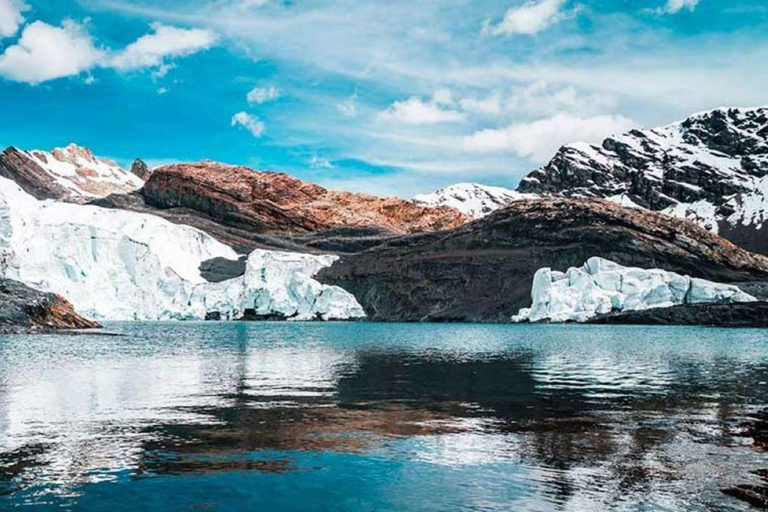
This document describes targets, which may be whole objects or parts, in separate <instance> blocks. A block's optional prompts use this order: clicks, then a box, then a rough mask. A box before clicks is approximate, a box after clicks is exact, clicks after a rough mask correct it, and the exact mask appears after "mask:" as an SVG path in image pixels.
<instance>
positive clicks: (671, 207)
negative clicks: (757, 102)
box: [518, 108, 768, 253]
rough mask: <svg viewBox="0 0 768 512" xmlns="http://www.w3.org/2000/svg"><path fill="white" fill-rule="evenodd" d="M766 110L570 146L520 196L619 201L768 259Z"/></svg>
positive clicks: (719, 114)
mask: <svg viewBox="0 0 768 512" xmlns="http://www.w3.org/2000/svg"><path fill="white" fill-rule="evenodd" d="M766 180H768V108H753V109H737V108H731V109H717V110H713V111H711V112H705V113H701V114H696V115H693V116H691V117H689V118H687V119H685V120H684V121H681V122H678V123H674V124H671V125H669V126H664V127H661V128H655V129H651V130H632V131H630V132H628V133H625V134H623V135H620V136H616V137H610V138H607V139H605V140H604V141H603V142H602V144H601V145H591V144H585V143H575V144H568V145H566V146H563V147H562V148H560V150H559V151H558V152H557V154H556V155H555V156H554V158H552V160H551V161H550V162H549V163H548V164H547V165H545V166H544V167H542V168H540V169H537V170H535V171H533V172H531V173H530V174H529V175H528V176H526V177H525V178H524V179H523V180H522V181H521V182H520V186H519V187H518V191H519V192H522V193H531V194H556V195H565V196H579V197H600V198H612V199H619V198H620V199H621V200H623V201H625V202H627V203H629V204H635V205H638V206H641V207H643V208H648V209H651V210H657V211H662V212H664V213H668V214H671V215H675V216H677V217H681V218H686V219H689V220H692V221H694V222H697V223H699V224H701V225H702V226H704V227H706V228H707V229H709V230H711V231H713V232H715V233H718V232H719V233H721V234H723V236H725V237H726V238H728V239H730V240H732V241H734V242H735V243H737V244H739V245H741V246H742V247H745V248H747V249H749V250H753V251H757V252H762V253H768V241H766V238H768V237H766V234H765V233H763V232H762V228H763V224H764V222H765V220H766V218H768V201H766V195H765V194H766V191H768V181H766Z"/></svg>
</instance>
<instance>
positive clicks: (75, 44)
mask: <svg viewBox="0 0 768 512" xmlns="http://www.w3.org/2000/svg"><path fill="white" fill-rule="evenodd" d="M103 57H104V53H103V52H102V51H101V50H100V49H98V48H96V47H95V46H94V45H93V41H92V40H91V37H90V36H89V35H88V33H87V32H86V31H85V29H84V27H83V26H82V25H79V24H78V23H76V22H74V21H72V20H64V22H63V24H62V26H61V27H54V26H53V25H48V24H47V23H43V22H42V21H36V22H34V23H32V24H30V25H27V26H26V27H25V28H24V31H23V32H22V33H21V38H19V40H18V42H17V43H16V44H15V45H13V46H10V47H8V48H7V49H6V50H5V52H4V53H3V54H2V55H0V75H2V76H4V77H6V78H8V79H10V80H15V81H17V82H27V83H31V84H39V83H41V82H45V81H47V80H53V79H55V78H61V77H65V76H72V75H77V74H80V73H81V72H83V71H87V70H89V69H91V68H92V67H94V66H96V65H97V64H98V63H99V62H101V61H102V59H103Z"/></svg>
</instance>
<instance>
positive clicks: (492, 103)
mask: <svg viewBox="0 0 768 512" xmlns="http://www.w3.org/2000/svg"><path fill="white" fill-rule="evenodd" d="M459 105H460V106H461V108H462V109H464V110H466V111H468V112H474V113H476V114H481V115H486V116H498V115H501V114H502V112H503V111H504V108H505V107H504V105H503V104H502V101H501V94H500V93H498V92H495V93H493V94H492V95H491V96H488V97H487V98H462V99H461V100H459Z"/></svg>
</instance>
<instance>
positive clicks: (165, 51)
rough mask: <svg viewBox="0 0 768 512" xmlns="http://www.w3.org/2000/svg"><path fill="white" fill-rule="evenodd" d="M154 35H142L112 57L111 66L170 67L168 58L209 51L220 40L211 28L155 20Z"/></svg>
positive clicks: (121, 67) (138, 67)
mask: <svg viewBox="0 0 768 512" xmlns="http://www.w3.org/2000/svg"><path fill="white" fill-rule="evenodd" d="M152 30H153V31H154V32H153V33H151V34H147V35H144V36H141V37H140V38H138V39H137V40H136V41H134V42H133V43H131V44H129V45H128V46H126V47H125V49H123V50H122V51H119V52H117V53H116V54H115V55H114V56H113V57H112V59H111V60H110V65H111V66H112V67H114V68H116V69H120V70H130V69H140V68H152V67H157V68H159V69H166V70H167V69H168V68H167V67H166V66H167V65H168V63H167V60H168V59H173V58H175V57H184V56H187V55H192V54H193V53H197V52H199V51H202V50H207V49H208V48H210V47H211V46H213V45H214V43H215V42H216V40H217V36H216V34H215V33H214V32H213V31H211V30H208V29H200V28H191V29H185V28H178V27H172V26H169V25H164V24H162V23H153V24H152Z"/></svg>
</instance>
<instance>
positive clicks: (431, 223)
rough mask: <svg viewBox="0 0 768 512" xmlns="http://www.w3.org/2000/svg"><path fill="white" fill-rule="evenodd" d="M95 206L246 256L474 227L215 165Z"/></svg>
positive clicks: (173, 169)
mask: <svg viewBox="0 0 768 512" xmlns="http://www.w3.org/2000/svg"><path fill="white" fill-rule="evenodd" d="M92 204H96V205H98V206H103V207H107V208H119V209H125V210H132V211H138V212H144V213H152V214H154V215H159V216H161V217H164V218H166V219H168V220H170V221H171V222H175V223H178V224H188V225H191V226H194V227H196V228H198V229H201V230H203V231H205V232H207V233H209V234H210V235H212V236H213V237H215V238H217V239H219V240H220V241H222V242H224V243H225V244H228V245H230V246H232V247H234V248H235V249H237V250H238V251H240V252H242V253H247V252H250V251H251V250H253V249H255V248H267V249H280V250H288V251H299V252H315V251H320V252H342V253H343V252H357V251H359V250H362V249H365V248H368V247H370V246H371V245H375V244H377V243H380V242H381V240H382V237H387V236H392V235H398V234H405V233H420V232H428V231H437V230H443V229H450V228H454V227H457V226H460V225H462V224H464V223H466V222H468V221H469V218H468V217H467V216H465V215H464V214H462V213H461V212H459V211H457V210H455V209H453V208H448V207H439V208H432V207H424V206H419V205H417V204H415V203H414V202H412V201H407V200H404V199H400V198H395V197H388V198H379V197H374V196H370V195H366V194H356V193H351V192H340V191H331V190H327V189H325V188H323V187H321V186H319V185H315V184H312V183H308V182H305V181H301V180H299V179H296V178H293V177H291V176H289V175H287V174H282V173H273V172H261V171H254V170H253V169H250V168H248V167H236V166H230V165H225V164H220V163H215V162H209V161H204V162H198V163H187V164H174V165H167V166H163V167H159V168H157V169H154V170H153V171H152V172H151V174H149V175H148V179H147V182H146V184H145V186H144V187H143V188H142V189H141V190H140V191H138V192H136V193H133V194H114V195H111V196H109V197H107V198H103V199H99V200H97V201H94V202H93V203H92Z"/></svg>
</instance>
